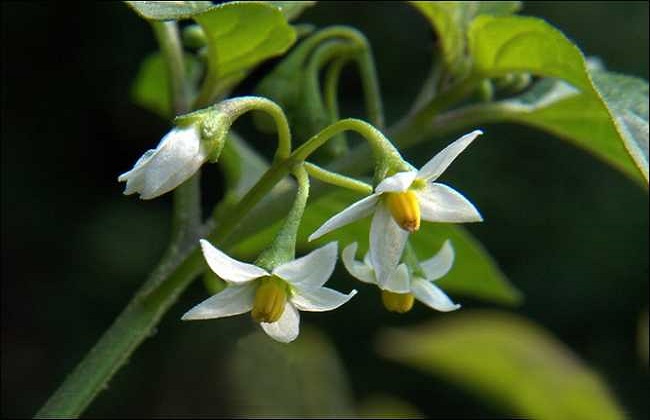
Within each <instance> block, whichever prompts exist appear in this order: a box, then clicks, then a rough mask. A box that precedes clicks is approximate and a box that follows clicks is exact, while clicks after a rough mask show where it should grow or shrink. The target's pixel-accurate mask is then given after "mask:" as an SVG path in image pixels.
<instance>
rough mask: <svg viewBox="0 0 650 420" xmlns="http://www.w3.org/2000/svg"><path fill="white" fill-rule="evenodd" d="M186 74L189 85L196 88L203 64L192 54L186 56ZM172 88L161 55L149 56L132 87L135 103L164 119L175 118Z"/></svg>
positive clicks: (141, 66) (142, 64)
mask: <svg viewBox="0 0 650 420" xmlns="http://www.w3.org/2000/svg"><path fill="white" fill-rule="evenodd" d="M185 74H186V75H187V78H188V81H189V83H188V84H189V85H191V86H194V84H195V83H196V81H197V80H198V78H199V76H200V74H201V63H200V62H199V61H198V60H197V59H196V58H195V57H194V56H193V55H190V54H185ZM170 90H171V86H170V83H169V74H168V71H167V66H166V64H165V62H164V60H163V57H162V55H161V54H160V53H158V52H156V53H153V54H150V55H148V56H147V57H146V58H145V59H144V60H142V63H141V64H140V68H139V70H138V74H137V75H136V77H135V80H134V81H133V84H132V85H131V98H132V100H133V102H135V103H136V104H138V105H140V106H141V107H143V108H145V109H148V110H149V111H151V112H153V113H155V114H158V115H160V116H161V117H163V118H164V119H169V118H171V117H172V116H173V112H172V107H171V92H170Z"/></svg>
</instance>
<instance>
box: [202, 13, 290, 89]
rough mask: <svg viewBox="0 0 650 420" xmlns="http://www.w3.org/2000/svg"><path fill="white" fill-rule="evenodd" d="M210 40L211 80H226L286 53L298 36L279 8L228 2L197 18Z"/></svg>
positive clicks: (209, 64)
mask: <svg viewBox="0 0 650 420" xmlns="http://www.w3.org/2000/svg"><path fill="white" fill-rule="evenodd" d="M193 18H194V20H196V22H197V23H198V24H199V25H201V27H202V28H203V31H204V32H205V34H206V36H207V40H208V72H209V73H210V76H209V77H214V78H217V79H218V78H224V77H226V76H229V75H233V74H236V73H239V72H243V71H245V70H247V69H249V68H250V67H252V66H254V65H256V64H258V63H260V62H261V61H263V60H266V59H268V58H270V57H273V56H276V55H280V54H282V53H284V52H285V51H286V50H287V49H288V48H289V47H290V46H291V45H292V44H293V43H294V41H295V38H296V33H295V31H294V29H293V28H292V27H291V26H290V25H289V24H288V23H287V21H286V19H285V17H284V15H283V14H282V12H280V10H279V9H278V8H276V7H273V6H270V5H268V4H264V3H252V2H251V3H246V2H241V3H240V2H233V3H224V4H221V5H218V6H215V7H214V8H212V9H210V10H209V11H207V12H204V13H200V14H197V15H194V16H193Z"/></svg>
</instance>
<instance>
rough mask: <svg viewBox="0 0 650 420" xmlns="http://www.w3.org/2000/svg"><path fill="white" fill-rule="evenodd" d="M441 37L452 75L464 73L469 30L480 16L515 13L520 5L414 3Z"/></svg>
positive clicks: (496, 2) (510, 3) (441, 2)
mask: <svg viewBox="0 0 650 420" xmlns="http://www.w3.org/2000/svg"><path fill="white" fill-rule="evenodd" d="M409 3H410V4H412V5H413V6H415V8H416V9H418V10H419V11H420V13H422V14H423V15H424V16H425V17H426V19H427V20H428V21H429V23H430V24H431V26H432V28H433V30H434V31H435V32H436V34H437V35H438V42H439V43H440V48H441V50H442V55H443V58H444V62H445V64H446V66H447V68H448V69H449V70H450V72H451V73H454V74H456V73H462V72H463V71H464V70H465V63H464V61H465V60H466V58H467V57H466V55H465V49H466V38H465V36H466V35H465V34H466V33H467V28H468V26H469V24H470V22H471V21H472V19H474V17H476V16H478V15H481V14H495V15H501V14H508V13H514V12H516V11H517V10H519V8H520V7H521V3H520V2H518V1H494V2H485V1H412V2H409Z"/></svg>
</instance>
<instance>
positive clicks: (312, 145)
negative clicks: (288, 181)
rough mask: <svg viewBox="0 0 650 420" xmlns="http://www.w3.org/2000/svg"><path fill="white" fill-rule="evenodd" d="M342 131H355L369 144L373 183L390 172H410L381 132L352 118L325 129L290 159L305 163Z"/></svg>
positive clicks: (297, 150)
mask: <svg viewBox="0 0 650 420" xmlns="http://www.w3.org/2000/svg"><path fill="white" fill-rule="evenodd" d="M343 131H355V132H357V133H359V134H360V135H361V136H362V137H363V138H364V139H365V140H366V141H368V143H370V146H371V147H372V149H373V152H374V155H375V162H376V166H375V177H374V178H375V183H378V182H380V181H381V180H382V179H384V178H385V177H386V175H387V174H389V173H391V172H399V171H408V170H411V168H410V167H409V166H408V164H407V163H406V162H404V159H402V156H401V155H400V154H399V152H398V151H397V149H396V148H395V146H393V144H392V143H391V142H390V141H389V140H388V139H387V138H386V137H385V136H384V135H383V134H382V132H381V131H379V130H377V129H376V128H375V127H374V126H372V125H371V124H368V123H367V122H365V121H361V120H357V119H354V118H347V119H344V120H340V121H337V122H335V123H334V124H332V125H330V126H329V127H326V128H325V129H323V130H322V131H321V132H319V133H318V134H316V135H315V136H313V137H312V138H310V139H309V140H307V141H306V142H305V143H304V144H303V145H302V146H300V147H299V148H298V149H296V151H295V152H293V154H292V155H291V156H292V159H293V160H294V161H296V162H302V161H305V160H306V159H307V158H308V157H309V156H310V155H311V154H312V153H313V152H314V151H316V150H317V149H318V148H320V147H321V146H323V145H324V144H325V143H326V142H327V141H328V140H330V139H331V138H332V137H334V136H336V135H337V134H338V133H340V132H343Z"/></svg>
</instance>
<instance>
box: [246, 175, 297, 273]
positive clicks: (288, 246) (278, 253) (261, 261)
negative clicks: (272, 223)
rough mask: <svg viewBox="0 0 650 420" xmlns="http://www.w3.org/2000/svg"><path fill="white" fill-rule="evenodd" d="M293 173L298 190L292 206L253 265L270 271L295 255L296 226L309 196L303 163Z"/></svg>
mask: <svg viewBox="0 0 650 420" xmlns="http://www.w3.org/2000/svg"><path fill="white" fill-rule="evenodd" d="M293 174H294V175H295V177H296V180H297V181H298V191H297V192H296V198H295V199H294V201H293V206H292V207H291V210H290V211H289V214H287V217H286V218H285V222H284V224H283V225H282V227H281V228H280V230H279V231H278V233H277V235H275V238H274V239H273V242H272V243H271V245H269V247H268V248H266V250H264V251H263V252H262V253H261V254H260V256H259V257H258V258H257V260H256V261H255V265H257V266H259V267H262V268H265V269H266V270H268V271H272V270H273V268H275V267H276V266H278V265H279V264H283V263H285V262H289V261H291V260H293V259H295V257H296V237H297V235H298V227H299V226H300V222H301V221H302V215H303V213H304V212H305V206H306V205H307V198H308V197H309V176H307V171H306V170H305V168H304V165H298V166H297V167H296V168H295V169H294V170H293Z"/></svg>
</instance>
